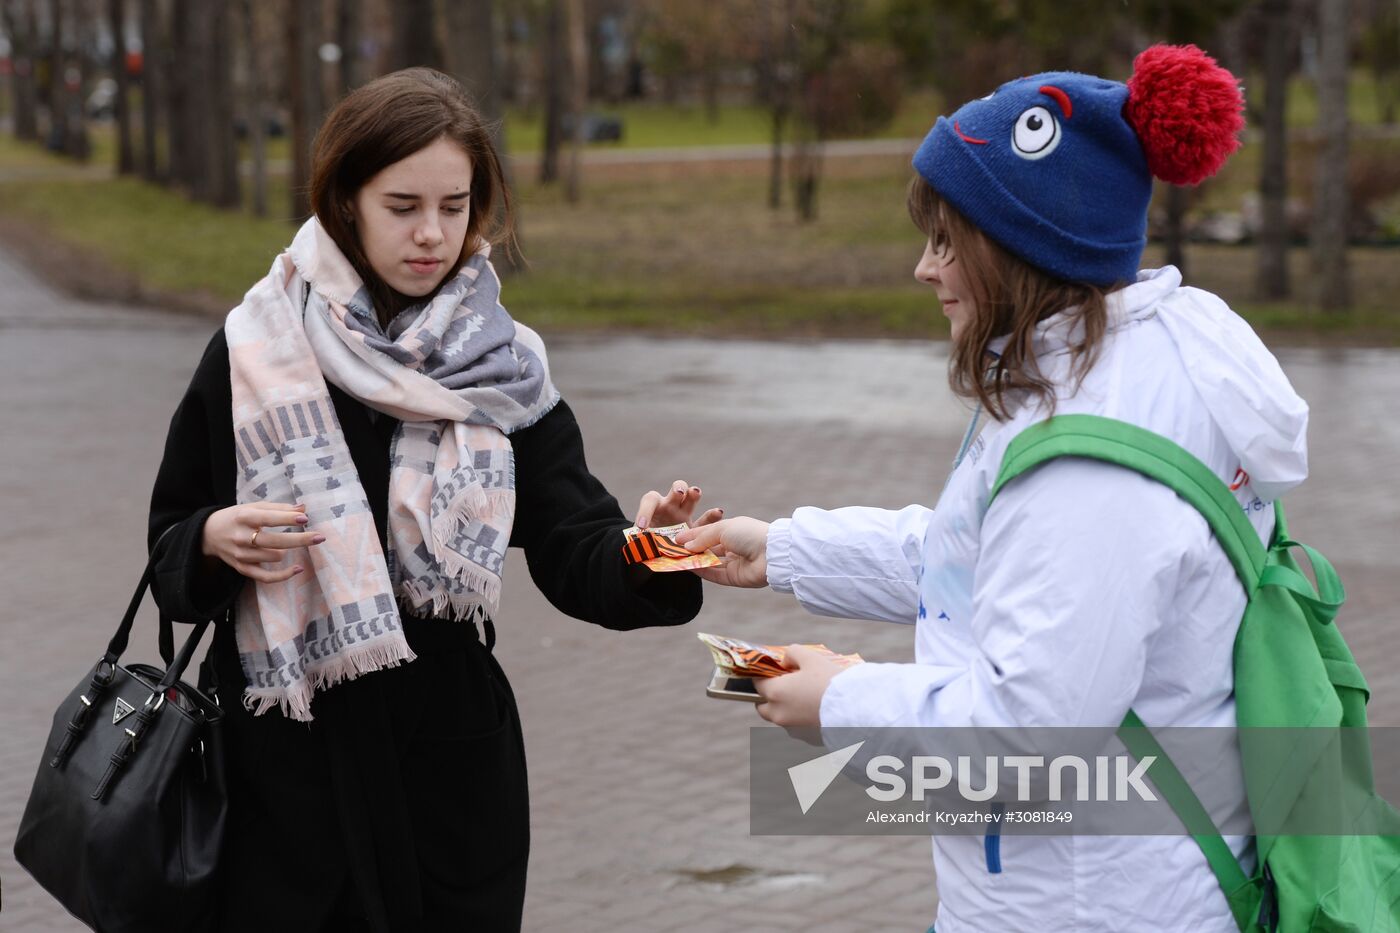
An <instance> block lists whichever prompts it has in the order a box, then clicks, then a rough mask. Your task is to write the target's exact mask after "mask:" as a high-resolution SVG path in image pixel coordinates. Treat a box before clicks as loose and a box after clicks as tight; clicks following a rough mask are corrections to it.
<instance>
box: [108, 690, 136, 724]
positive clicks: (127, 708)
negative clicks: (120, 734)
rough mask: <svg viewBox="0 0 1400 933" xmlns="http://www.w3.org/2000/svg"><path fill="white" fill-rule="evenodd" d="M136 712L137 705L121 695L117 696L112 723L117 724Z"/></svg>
mask: <svg viewBox="0 0 1400 933" xmlns="http://www.w3.org/2000/svg"><path fill="white" fill-rule="evenodd" d="M134 712H136V707H134V706H132V705H131V704H130V703H128V702H126V701H125V700H123V699H122V698H121V697H117V705H116V708H115V709H113V710H112V725H114V726H115V725H116V724H117V723H119V722H121V721H122V720H123V719H125V718H126V717H128V716H130V715H131V714H132V713H134Z"/></svg>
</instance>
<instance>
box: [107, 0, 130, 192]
mask: <svg viewBox="0 0 1400 933" xmlns="http://www.w3.org/2000/svg"><path fill="white" fill-rule="evenodd" d="M125 7H126V4H125V3H124V2H123V0H107V21H108V23H109V25H110V28H111V30H112V77H113V79H114V80H115V81H116V82H117V100H116V119H117V174H119V175H130V174H132V173H134V172H135V171H136V153H135V151H134V150H133V145H132V138H131V101H130V99H129V98H130V90H131V87H130V84H131V82H130V81H129V80H128V79H127V73H126V11H125Z"/></svg>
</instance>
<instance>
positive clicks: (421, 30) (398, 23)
mask: <svg viewBox="0 0 1400 933" xmlns="http://www.w3.org/2000/svg"><path fill="white" fill-rule="evenodd" d="M448 2H449V3H453V2H457V0H448ZM389 9H390V18H391V19H392V23H393V26H392V28H393V44H392V46H391V52H390V56H389V67H391V68H392V69H394V70H395V71H397V70H399V69H400V68H412V67H413V66H414V65H426V66H428V67H429V68H439V67H441V61H442V59H441V56H439V55H438V50H437V43H436V42H435V41H434V40H433V35H434V30H433V23H434V22H435V20H434V17H433V13H434V4H433V0H393V2H392V3H390V4H389Z"/></svg>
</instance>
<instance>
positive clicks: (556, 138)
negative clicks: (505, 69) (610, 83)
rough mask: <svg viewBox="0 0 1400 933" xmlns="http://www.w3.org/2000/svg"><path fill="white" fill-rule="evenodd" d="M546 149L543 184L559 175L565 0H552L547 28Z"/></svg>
mask: <svg viewBox="0 0 1400 933" xmlns="http://www.w3.org/2000/svg"><path fill="white" fill-rule="evenodd" d="M543 51H544V150H543V151H542V152H541V153H540V184H542V185H547V184H550V183H552V182H554V181H557V180H558V178H559V147H560V145H561V144H562V143H563V140H564V80H565V76H566V75H567V74H568V70H569V68H568V61H567V60H566V58H565V46H564V0H549V7H548V9H547V10H546V11H545V28H544V49H543Z"/></svg>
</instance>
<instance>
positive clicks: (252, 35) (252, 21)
mask: <svg viewBox="0 0 1400 933" xmlns="http://www.w3.org/2000/svg"><path fill="white" fill-rule="evenodd" d="M255 17H256V7H255V6H254V4H253V0H239V3H238V18H239V25H241V26H242V27H243V55H244V65H245V66H246V67H247V75H248V82H247V86H246V89H245V93H246V99H245V111H246V113H247V124H248V142H249V148H250V149H251V151H252V156H253V166H252V168H253V192H252V201H253V204H252V207H253V215H254V216H256V217H266V216H267V112H266V108H265V105H264V101H263V82H262V61H261V59H262V56H261V55H260V54H259V50H258V39H257V28H256V25H257V21H256V18H255Z"/></svg>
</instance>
